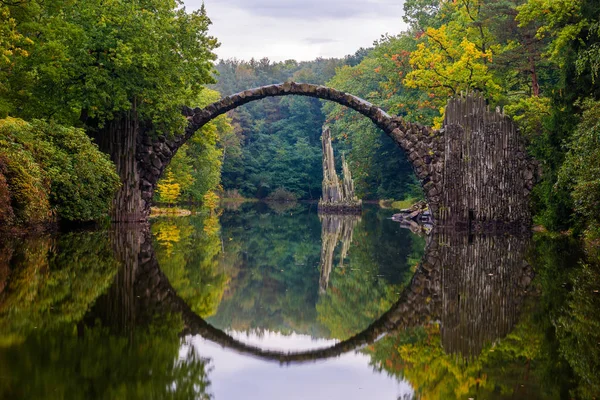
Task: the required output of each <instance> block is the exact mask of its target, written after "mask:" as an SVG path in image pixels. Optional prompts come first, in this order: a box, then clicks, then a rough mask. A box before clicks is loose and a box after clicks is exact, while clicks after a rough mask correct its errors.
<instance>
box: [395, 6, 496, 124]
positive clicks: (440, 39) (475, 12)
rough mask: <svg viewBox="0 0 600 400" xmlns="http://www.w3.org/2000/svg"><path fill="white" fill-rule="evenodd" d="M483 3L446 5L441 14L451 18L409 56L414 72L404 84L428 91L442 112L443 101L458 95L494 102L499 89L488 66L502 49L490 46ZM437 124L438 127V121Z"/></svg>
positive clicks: (429, 32)
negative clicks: (474, 92) (472, 94)
mask: <svg viewBox="0 0 600 400" xmlns="http://www.w3.org/2000/svg"><path fill="white" fill-rule="evenodd" d="M482 6H483V0H460V1H458V0H457V1H447V2H445V3H444V5H443V12H444V13H448V14H451V16H452V17H451V18H450V19H449V20H448V22H447V23H445V24H442V25H441V26H440V27H439V28H434V27H429V28H427V29H426V30H425V32H424V33H423V36H422V40H423V41H422V42H421V43H419V44H418V46H417V50H416V51H414V52H413V53H412V54H411V56H410V64H411V66H412V68H413V70H412V71H411V72H409V73H408V74H407V75H406V78H405V79H404V84H405V85H406V86H407V87H410V88H418V89H423V90H427V91H429V93H431V97H432V99H436V100H437V101H438V102H439V104H438V106H439V107H440V112H443V109H441V108H443V106H445V103H446V98H447V97H448V96H452V95H456V94H457V93H459V92H460V91H463V90H464V91H468V90H478V91H481V92H483V93H485V95H486V97H487V98H492V99H495V98H497V96H498V95H499V94H500V91H501V86H500V85H499V84H498V82H496V80H495V79H494V76H493V74H492V71H491V70H490V68H489V63H491V62H492V58H493V56H494V54H496V53H497V52H499V51H500V50H501V49H500V47H499V46H498V45H495V44H493V43H494V41H493V38H492V35H491V33H490V32H489V29H487V28H486V27H485V24H484V23H483V21H482V20H481V15H480V11H481V7H482ZM437 122H438V124H439V123H441V119H439V120H438V121H437Z"/></svg>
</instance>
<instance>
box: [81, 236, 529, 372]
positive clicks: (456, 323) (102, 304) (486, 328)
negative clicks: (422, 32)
mask: <svg viewBox="0 0 600 400" xmlns="http://www.w3.org/2000/svg"><path fill="white" fill-rule="evenodd" d="M114 243H115V244H116V245H115V248H116V252H117V253H118V254H117V255H118V257H119V258H120V259H121V260H122V261H123V262H124V263H125V265H126V266H125V267H124V268H123V269H122V270H121V271H120V272H119V273H118V275H117V277H116V278H115V283H114V284H113V286H112V287H111V288H110V289H109V291H108V293H106V294H105V295H103V296H102V297H101V298H100V299H98V301H97V303H96V305H95V306H94V310H93V312H92V315H93V316H94V317H100V318H101V319H102V320H103V321H104V322H105V323H106V324H107V325H109V326H111V327H113V328H116V329H125V330H129V329H132V328H133V327H134V326H135V325H136V324H143V322H144V321H148V320H149V319H150V318H152V316H154V315H157V314H162V313H176V314H178V315H180V316H181V317H182V319H183V322H184V329H183V332H182V334H183V335H201V336H202V337H204V338H205V339H208V340H210V341H213V342H215V343H218V344H220V345H221V346H224V347H227V348H230V349H233V350H235V351H237V352H240V353H243V354H248V355H251V356H254V357H258V358H260V359H264V360H269V361H276V362H280V363H301V362H308V361H316V360H320V359H326V358H331V357H336V356H339V355H341V354H344V353H346V352H349V351H352V350H356V349H359V348H361V347H363V346H365V345H368V344H371V343H373V342H375V341H377V340H378V339H379V338H381V337H382V336H383V335H385V334H388V333H392V332H397V331H401V330H405V329H409V328H413V327H418V326H422V325H424V324H428V323H431V322H440V324H441V335H442V344H443V347H444V349H445V351H446V352H449V353H457V354H461V355H462V356H464V357H470V356H476V355H478V354H479V353H480V352H481V350H482V348H483V346H484V345H485V344H486V343H490V342H493V341H495V340H497V339H499V338H502V337H504V336H506V335H507V334H508V333H510V331H511V329H512V327H513V326H514V325H515V324H516V322H517V318H518V314H519V308H520V305H521V304H522V302H523V300H524V298H525V295H526V292H527V288H528V286H529V283H530V282H531V279H532V270H531V268H530V266H529V265H528V264H527V263H526V261H525V260H524V256H525V252H526V249H527V246H528V240H527V238H524V237H518V236H485V235H477V236H467V235H457V234H448V233H443V232H442V233H440V232H434V233H433V234H432V235H430V236H429V237H428V240H427V246H426V250H425V255H424V257H423V260H422V261H421V263H420V264H419V266H418V268H417V271H416V272H415V274H414V276H413V278H412V280H411V282H410V284H409V285H408V286H407V287H406V288H405V289H404V290H403V291H402V293H401V294H400V296H399V299H398V301H397V302H396V303H395V304H394V305H393V306H392V307H391V308H390V310H388V311H387V312H386V313H385V314H383V315H382V316H381V317H379V319H377V320H376V321H374V322H373V323H372V324H371V325H370V326H369V327H367V328H366V329H365V330H364V331H362V332H360V333H358V334H356V335H354V336H353V337H351V338H349V339H347V340H344V341H341V342H339V343H337V344H335V345H333V346H331V347H328V348H322V349H315V350H309V351H301V352H293V353H286V352H281V351H273V350H265V349H262V348H259V347H257V346H252V345H249V344H245V343H243V342H241V341H239V340H236V339H234V338H233V337H231V336H230V335H228V334H227V333H225V332H224V331H222V330H220V329H218V328H215V327H213V326H212V325H210V324H209V323H208V322H206V321H205V320H204V319H203V318H201V317H200V316H198V315H196V314H195V313H194V312H193V311H192V310H191V308H190V306H189V305H188V304H186V303H185V301H184V300H183V299H181V298H180V297H179V296H177V293H176V292H175V290H174V289H173V288H172V286H171V284H170V283H169V281H168V279H167V277H166V276H165V275H164V274H163V272H162V271H161V270H160V268H159V265H158V261H157V259H156V257H155V255H154V250H153V248H152V238H151V234H150V232H149V230H148V229H147V228H146V227H143V228H142V229H140V226H139V225H136V226H132V227H131V229H127V230H120V231H118V232H115V234H114ZM334 246H335V244H334ZM322 277H323V275H322Z"/></svg>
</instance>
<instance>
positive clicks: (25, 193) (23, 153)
mask: <svg viewBox="0 0 600 400" xmlns="http://www.w3.org/2000/svg"><path fill="white" fill-rule="evenodd" d="M0 156H1V157H2V159H3V160H4V162H3V167H2V166H0V168H4V171H1V172H3V174H4V176H5V177H6V181H7V183H8V187H9V189H10V195H11V204H12V208H13V210H14V213H15V215H16V218H17V222H19V223H36V222H42V221H44V220H47V219H49V217H50V216H51V214H52V213H55V214H56V215H57V216H59V217H60V218H62V219H66V220H71V221H90V220H95V219H98V218H100V217H101V216H103V215H105V214H106V213H107V212H108V210H109V209H110V206H111V202H112V198H113V195H114V192H115V191H116V189H117V188H118V186H119V184H120V181H119V177H118V175H117V173H116V171H115V168H114V165H113V164H112V162H111V161H110V160H109V158H108V156H106V155H105V154H103V153H101V152H100V151H99V150H98V148H97V146H96V145H95V144H94V143H92V141H91V140H90V139H89V137H88V136H87V135H86V134H85V132H84V131H83V130H81V129H76V128H70V127H64V126H61V125H58V124H55V123H47V122H43V121H38V120H36V121H33V122H31V123H28V122H25V121H23V120H19V119H15V118H6V119H3V120H0Z"/></svg>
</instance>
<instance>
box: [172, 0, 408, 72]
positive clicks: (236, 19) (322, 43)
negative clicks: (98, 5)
mask: <svg viewBox="0 0 600 400" xmlns="http://www.w3.org/2000/svg"><path fill="white" fill-rule="evenodd" d="M184 2H185V6H186V8H187V9H188V10H190V11H191V10H195V9H197V8H199V7H200V6H201V4H202V0H184ZM204 3H205V4H206V11H207V13H208V16H209V18H210V19H211V20H212V22H213V24H212V25H211V26H210V30H209V32H210V34H211V35H213V36H216V37H217V39H218V40H219V41H220V42H221V47H219V48H218V49H216V53H217V55H218V56H219V57H220V58H237V59H243V60H249V59H250V58H255V59H261V58H263V57H268V58H269V59H271V60H273V61H283V60H287V59H292V58H293V59H296V60H298V61H304V60H312V59H314V58H316V57H323V58H329V57H343V56H345V55H347V54H353V53H354V52H355V51H356V50H357V49H359V48H360V47H370V46H372V45H373V41H374V40H376V39H379V38H380V36H381V35H382V34H384V33H390V34H397V33H400V31H402V30H403V29H405V25H404V24H403V22H402V14H403V11H402V0H398V1H396V2H394V4H395V5H394V7H395V11H393V12H392V11H390V12H389V13H387V12H386V13H385V15H372V14H368V13H372V12H373V10H380V9H381V7H375V6H374V5H375V4H378V5H383V6H382V7H384V6H386V7H388V8H387V9H389V7H390V4H391V3H392V1H391V0H379V1H376V0H363V1H362V2H360V3H359V2H358V1H357V0H347V1H345V2H342V1H340V0H320V1H317V0H304V1H297V0H294V1H290V0H204ZM281 3H285V4H283V6H282V5H281ZM290 3H291V4H290ZM269 5H271V6H273V7H277V6H278V5H279V6H280V8H281V7H284V6H285V7H288V8H293V7H295V10H296V11H295V13H296V15H302V13H304V14H303V15H306V17H302V18H300V17H298V18H291V17H277V16H269V15H258V13H259V12H264V9H266V8H268V7H267V6H269ZM259 6H260V7H259ZM261 7H262V9H261ZM360 8H363V10H360ZM327 9H331V10H334V9H336V10H338V11H339V10H344V9H345V14H340V12H338V11H336V12H335V13H333V14H335V15H334V16H331V17H326V16H325V14H324V12H323V10H327ZM261 10H263V11H261ZM278 12H281V9H280V10H279V11H278ZM359 12H363V13H367V14H365V15H360V16H355V17H343V18H342V17H340V15H350V14H352V13H354V14H356V13H359ZM378 12H380V11H378ZM319 13H320V14H319ZM313 15H321V17H320V18H315V17H312V16H313Z"/></svg>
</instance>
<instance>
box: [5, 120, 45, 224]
mask: <svg viewBox="0 0 600 400" xmlns="http://www.w3.org/2000/svg"><path fill="white" fill-rule="evenodd" d="M0 132H1V128H0ZM5 144H7V145H8V146H4V145H5ZM0 172H1V173H2V174H3V175H4V177H5V178H6V182H7V185H8V189H9V193H10V204H11V209H12V211H13V212H14V220H11V221H10V222H16V223H31V224H35V223H39V222H44V221H46V220H48V219H49V218H50V217H51V211H50V210H51V209H50V202H49V201H48V192H49V183H48V179H47V177H46V175H45V174H44V171H42V169H41V168H40V166H39V165H38V164H37V163H36V162H35V160H34V159H33V156H32V155H31V153H29V152H28V151H26V150H25V149H24V148H23V147H22V146H21V145H19V144H18V143H7V142H6V141H5V140H4V139H0ZM7 222H8V221H7Z"/></svg>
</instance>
